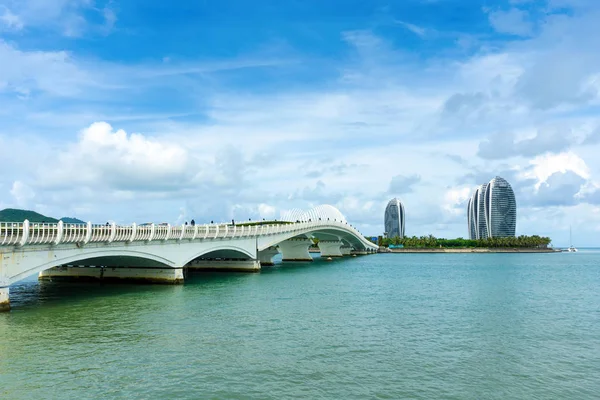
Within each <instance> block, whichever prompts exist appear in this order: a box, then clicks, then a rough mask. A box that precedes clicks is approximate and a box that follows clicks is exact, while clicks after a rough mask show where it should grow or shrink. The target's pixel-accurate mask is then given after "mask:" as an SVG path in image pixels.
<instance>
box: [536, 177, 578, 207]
mask: <svg viewBox="0 0 600 400" xmlns="http://www.w3.org/2000/svg"><path fill="white" fill-rule="evenodd" d="M584 183H585V179H583V178H582V177H581V176H579V175H577V174H576V173H574V172H572V171H567V172H555V173H553V174H552V175H550V176H549V177H548V179H546V181H545V182H544V183H542V184H541V185H540V186H539V188H538V191H537V193H536V195H535V196H534V197H533V198H532V199H531V200H532V204H533V205H535V206H538V207H546V206H571V205H574V204H576V202H577V199H576V198H575V195H576V194H578V193H579V191H580V190H581V186H582V185H583V184H584Z"/></svg>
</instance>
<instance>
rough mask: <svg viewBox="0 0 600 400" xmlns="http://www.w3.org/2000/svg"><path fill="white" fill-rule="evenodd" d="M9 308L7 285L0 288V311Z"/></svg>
mask: <svg viewBox="0 0 600 400" xmlns="http://www.w3.org/2000/svg"><path fill="white" fill-rule="evenodd" d="M9 310H10V296H9V290H8V288H7V287H2V288H0V312H3V311H9Z"/></svg>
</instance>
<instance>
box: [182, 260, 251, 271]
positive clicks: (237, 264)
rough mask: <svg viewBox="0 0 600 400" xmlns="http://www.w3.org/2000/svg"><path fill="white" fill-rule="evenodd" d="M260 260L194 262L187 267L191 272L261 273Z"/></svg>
mask: <svg viewBox="0 0 600 400" xmlns="http://www.w3.org/2000/svg"><path fill="white" fill-rule="evenodd" d="M260 265H261V263H260V261H258V260H202V259H200V260H194V261H192V262H191V263H189V264H188V265H186V267H187V268H188V269H189V270H191V271H194V270H195V271H234V272H259V271H260Z"/></svg>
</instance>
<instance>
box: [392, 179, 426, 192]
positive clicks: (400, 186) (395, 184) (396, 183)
mask: <svg viewBox="0 0 600 400" xmlns="http://www.w3.org/2000/svg"><path fill="white" fill-rule="evenodd" d="M419 182H421V177H420V176H419V175H409V176H405V175H396V176H394V177H392V180H391V182H390V186H389V188H388V193H389V194H403V193H410V192H412V191H413V186H414V185H416V184H417V183H419Z"/></svg>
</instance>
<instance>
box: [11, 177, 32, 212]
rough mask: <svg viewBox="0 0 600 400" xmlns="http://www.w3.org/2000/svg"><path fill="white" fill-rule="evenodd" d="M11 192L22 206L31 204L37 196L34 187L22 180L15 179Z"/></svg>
mask: <svg viewBox="0 0 600 400" xmlns="http://www.w3.org/2000/svg"><path fill="white" fill-rule="evenodd" d="M10 194H11V195H12V196H13V198H14V199H15V202H16V203H17V204H18V205H19V206H20V207H27V206H29V205H30V204H29V203H30V201H31V200H32V199H33V198H34V197H35V192H34V191H33V189H32V188H30V187H29V186H28V185H26V184H25V183H23V182H21V181H15V182H14V183H13V185H12V188H11V189H10Z"/></svg>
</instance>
